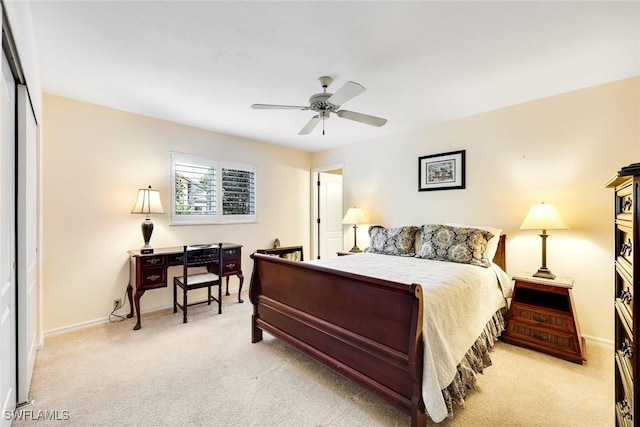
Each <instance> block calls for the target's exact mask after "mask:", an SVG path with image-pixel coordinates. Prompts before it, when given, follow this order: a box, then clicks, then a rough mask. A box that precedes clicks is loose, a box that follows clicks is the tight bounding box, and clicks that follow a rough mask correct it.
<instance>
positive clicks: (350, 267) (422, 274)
mask: <svg viewBox="0 0 640 427" xmlns="http://www.w3.org/2000/svg"><path fill="white" fill-rule="evenodd" d="M308 262H312V263H314V264H317V265H322V266H325V267H328V268H333V269H336V270H342V271H347V272H351V273H357V274H362V275H366V276H370V277H376V278H380V279H386V280H391V281H394V282H399V283H406V284H407V285H410V284H412V283H418V284H420V285H422V289H423V295H424V298H423V300H424V301H423V303H424V308H423V313H424V319H423V327H424V340H425V349H424V373H423V380H422V396H423V399H424V403H425V406H426V409H427V413H428V414H429V416H430V417H431V419H432V420H433V421H435V422H440V421H442V420H443V419H444V418H445V417H446V416H447V407H446V405H445V402H444V398H443V397H442V392H441V390H442V389H444V388H445V387H447V386H448V385H449V384H450V383H451V381H452V380H453V378H454V376H455V374H456V367H457V366H458V364H459V363H460V362H461V361H462V358H463V357H464V355H465V354H466V352H467V351H468V350H469V348H470V347H471V346H472V345H473V343H474V342H475V340H476V339H477V338H478V336H480V334H481V333H482V330H483V329H484V327H485V325H486V324H487V322H488V321H489V319H490V318H491V317H492V316H493V314H494V313H495V312H496V311H497V310H498V309H499V308H501V307H504V306H505V304H506V301H505V297H507V296H510V295H511V280H510V279H509V277H508V276H507V274H506V273H505V272H504V271H502V270H501V269H500V267H498V266H497V265H495V264H494V265H492V266H491V267H490V268H483V267H478V266H473V265H467V264H457V263H450V262H443V261H431V260H426V259H420V258H413V257H400V256H392V255H379V254H370V253H363V254H359V255H355V256H342V257H334V258H326V259H320V260H313V261H308ZM496 277H498V278H499V281H500V284H498V280H497V279H496Z"/></svg>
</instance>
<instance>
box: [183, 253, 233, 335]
mask: <svg viewBox="0 0 640 427" xmlns="http://www.w3.org/2000/svg"><path fill="white" fill-rule="evenodd" d="M194 267H206V269H207V271H206V272H202V271H201V269H200V272H198V273H194V272H190V271H189V269H193V268H194ZM221 268H222V243H218V244H217V245H194V246H183V259H182V275H181V276H176V277H174V278H173V312H174V313H176V312H177V311H178V308H180V309H181V310H182V313H183V319H182V322H183V323H187V307H191V306H193V305H198V304H204V303H207V305H211V301H216V302H217V303H218V314H222V280H221V279H220V276H219V274H216V272H217V273H220V269H221ZM213 286H217V287H218V297H217V298H216V297H214V296H212V295H211V288H212V287H213ZM178 287H179V288H180V289H182V303H179V302H178ZM201 288H207V299H206V300H203V301H198V302H193V303H188V302H187V292H188V291H191V290H193V289H201Z"/></svg>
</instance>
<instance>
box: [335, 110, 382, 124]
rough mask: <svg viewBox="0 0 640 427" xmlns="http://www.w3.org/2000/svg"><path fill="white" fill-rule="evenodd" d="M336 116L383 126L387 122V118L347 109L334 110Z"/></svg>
mask: <svg viewBox="0 0 640 427" xmlns="http://www.w3.org/2000/svg"><path fill="white" fill-rule="evenodd" d="M336 114H337V115H338V117H342V118H343V119H349V120H355V121H356V122H360V123H365V124H368V125H372V126H377V127H380V126H383V125H384V124H385V123H387V119H383V118H381V117H376V116H370V115H368V114H362V113H356V112H354V111H348V110H339V111H336Z"/></svg>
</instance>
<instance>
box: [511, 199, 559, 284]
mask: <svg viewBox="0 0 640 427" xmlns="http://www.w3.org/2000/svg"><path fill="white" fill-rule="evenodd" d="M520 229H521V230H542V234H540V238H541V239H542V267H540V268H539V269H538V271H537V272H536V273H534V274H533V277H540V278H543V279H552V280H553V279H555V278H556V276H555V274H553V273H552V272H551V271H549V269H548V268H547V237H549V235H548V234H547V230H566V229H567V226H566V225H565V224H564V222H562V219H561V218H560V214H558V211H557V210H556V208H554V207H553V205H549V204H545V203H544V202H542V203H540V204H537V205H533V206H531V209H529V212H528V213H527V216H526V217H525V218H524V221H522V225H521V226H520Z"/></svg>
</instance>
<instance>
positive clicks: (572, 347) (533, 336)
mask: <svg viewBox="0 0 640 427" xmlns="http://www.w3.org/2000/svg"><path fill="white" fill-rule="evenodd" d="M513 280H514V282H515V285H514V289H513V296H512V298H511V306H510V307H509V316H508V320H507V331H506V332H505V334H504V335H503V340H504V341H505V342H507V343H509V344H515V345H519V346H521V347H528V348H532V349H534V350H538V351H542V352H545V353H549V354H551V355H553V356H557V357H560V358H562V359H566V360H569V361H571V362H575V363H579V364H582V362H583V361H584V360H585V359H584V353H583V344H582V336H581V335H580V326H579V324H578V318H577V316H576V310H575V307H574V305H573V298H572V295H571V288H573V279H570V278H568V277H556V278H555V279H553V280H550V279H540V278H538V277H533V275H532V274H530V273H520V274H518V275H516V276H515V277H514V278H513Z"/></svg>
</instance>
